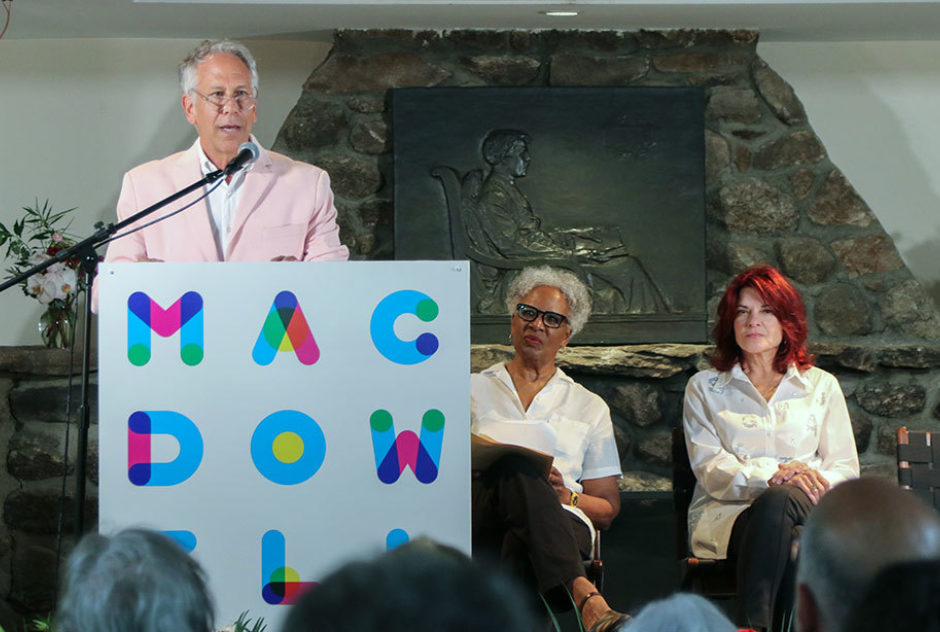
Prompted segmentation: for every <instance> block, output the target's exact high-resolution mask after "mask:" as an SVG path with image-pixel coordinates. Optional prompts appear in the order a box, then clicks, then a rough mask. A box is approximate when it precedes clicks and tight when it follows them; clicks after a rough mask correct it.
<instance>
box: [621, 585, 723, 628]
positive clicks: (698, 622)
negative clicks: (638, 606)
mask: <svg viewBox="0 0 940 632" xmlns="http://www.w3.org/2000/svg"><path fill="white" fill-rule="evenodd" d="M676 630H682V632H736V631H737V627H735V625H734V624H732V623H731V621H729V620H728V617H726V616H725V615H724V614H722V612H721V611H720V610H719V609H718V608H717V607H715V605H714V604H713V603H711V602H710V601H708V600H707V599H705V598H704V597H701V596H699V595H692V594H688V593H676V594H674V595H672V596H671V597H667V598H666V599H660V600H659V601H653V602H650V603H649V604H647V605H646V606H645V607H644V608H643V609H642V610H640V612H639V614H637V615H636V617H634V618H633V619H632V620H630V621H628V622H627V624H626V625H625V626H624V627H623V632H675V631H676Z"/></svg>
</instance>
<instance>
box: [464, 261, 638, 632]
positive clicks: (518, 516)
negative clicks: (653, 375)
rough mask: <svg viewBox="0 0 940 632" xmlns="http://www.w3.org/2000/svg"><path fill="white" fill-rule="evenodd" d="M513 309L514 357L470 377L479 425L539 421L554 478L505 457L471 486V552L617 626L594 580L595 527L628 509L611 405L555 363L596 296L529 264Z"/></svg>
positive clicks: (562, 603) (592, 623) (597, 624)
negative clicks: (549, 446) (590, 565)
mask: <svg viewBox="0 0 940 632" xmlns="http://www.w3.org/2000/svg"><path fill="white" fill-rule="evenodd" d="M506 305H507V307H508V309H509V313H510V314H511V315H512V321H511V327H510V339H511V341H512V345H513V347H514V349H515V354H514V356H513V358H512V360H510V361H509V362H507V363H505V364H504V363H497V364H494V365H493V366H491V367H489V368H488V369H486V370H485V371H482V372H481V373H479V374H474V375H473V376H472V377H471V381H470V396H471V403H470V418H471V429H472V430H473V431H474V432H480V431H481V428H483V429H484V430H485V428H486V427H492V426H494V425H498V424H500V423H508V424H513V423H515V424H520V423H521V424H532V425H536V426H538V427H539V432H547V433H548V434H549V436H554V437H555V439H556V440H555V442H554V445H555V447H554V449H553V452H554V454H553V456H554V464H553V465H554V466H553V468H552V470H551V474H550V475H549V476H548V477H547V478H546V476H545V474H544V473H543V472H542V471H540V470H539V469H538V467H537V466H536V465H535V464H534V463H533V462H532V461H531V460H529V459H527V458H525V457H521V456H516V455H509V456H504V457H503V458H501V459H499V460H497V461H496V462H495V463H493V464H492V465H490V466H489V467H488V468H487V469H485V470H474V472H473V482H472V499H473V501H472V507H473V550H474V553H475V554H481V553H482V554H490V555H492V556H494V557H499V558H500V559H501V560H502V562H503V563H505V564H506V565H507V566H508V567H509V568H511V569H512V570H513V571H514V572H515V573H516V574H517V575H518V576H520V577H522V578H523V579H524V580H525V581H528V582H529V583H530V584H532V585H534V586H535V587H536V588H537V589H538V590H539V592H540V593H541V594H542V595H543V596H544V597H545V599H546V601H547V602H548V603H550V604H551V605H552V607H554V608H558V609H564V608H566V607H567V608H570V607H571V605H572V604H574V605H575V606H576V607H577V608H578V610H579V612H580V614H581V617H582V620H583V622H584V628H585V629H586V630H590V629H592V628H593V629H594V630H596V631H599V632H602V631H606V630H614V629H617V628H618V627H619V626H620V625H621V624H622V622H623V620H624V619H625V618H626V617H625V615H622V614H620V613H618V612H616V611H614V610H612V609H611V607H610V606H609V605H608V604H607V601H606V600H605V599H604V597H603V596H602V595H601V594H600V592H599V591H598V590H597V587H596V586H595V585H594V584H593V583H592V582H591V581H590V580H589V579H588V578H587V577H586V575H585V571H584V564H583V560H584V559H589V558H590V554H591V550H592V538H593V534H594V529H595V528H605V527H607V526H608V525H610V523H611V521H612V520H613V519H614V517H615V516H616V515H617V513H618V512H619V511H620V495H619V491H618V488H617V479H618V478H619V477H620V474H621V472H620V459H619V457H618V455H617V446H616V444H615V443H614V434H613V425H612V424H611V420H610V411H609V410H608V408H607V405H606V404H605V403H604V401H603V400H602V399H601V398H600V397H598V396H597V395H595V394H594V393H591V392H590V391H588V390H587V389H586V388H584V387H583V386H581V385H579V384H577V383H576V382H575V381H574V380H572V379H571V378H570V377H568V376H567V375H565V373H564V372H563V371H562V370H561V369H559V368H557V367H556V366H555V356H556V354H557V353H558V351H559V350H560V349H562V348H563V347H564V346H565V345H567V344H568V341H569V340H570V339H571V336H572V335H574V334H575V333H577V332H578V331H579V330H580V329H581V327H583V326H584V323H585V322H586V321H587V319H588V316H589V315H590V312H591V298H590V294H589V293H588V289H587V287H586V286H585V285H584V283H582V282H581V281H580V280H579V279H578V278H577V277H576V276H575V275H574V274H572V273H571V272H568V271H565V270H557V269H553V268H549V267H535V268H526V269H524V270H523V271H522V272H520V273H519V275H518V276H517V277H516V278H515V279H514V281H513V282H512V284H511V286H510V288H509V291H508V298H507V301H506Z"/></svg>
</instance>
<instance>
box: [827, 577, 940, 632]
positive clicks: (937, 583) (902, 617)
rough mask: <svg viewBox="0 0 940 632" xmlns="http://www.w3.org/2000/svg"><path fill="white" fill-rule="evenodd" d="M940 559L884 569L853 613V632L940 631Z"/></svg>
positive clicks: (850, 626) (850, 620)
mask: <svg viewBox="0 0 940 632" xmlns="http://www.w3.org/2000/svg"><path fill="white" fill-rule="evenodd" d="M938 595H940V560H928V561H918V562H901V563H900V564H893V565H891V566H888V567H887V568H884V569H882V570H881V572H880V573H878V575H877V576H876V577H875V580H874V581H873V582H872V583H871V585H870V586H869V588H868V593H867V594H866V596H865V598H864V599H863V600H862V604H861V605H860V606H859V607H858V608H857V609H856V610H855V612H853V613H852V616H851V617H850V618H849V623H848V625H847V626H846V628H845V629H846V630H851V631H852V632H894V631H895V630H905V631H906V630H917V632H940V599H938V598H937V596H938Z"/></svg>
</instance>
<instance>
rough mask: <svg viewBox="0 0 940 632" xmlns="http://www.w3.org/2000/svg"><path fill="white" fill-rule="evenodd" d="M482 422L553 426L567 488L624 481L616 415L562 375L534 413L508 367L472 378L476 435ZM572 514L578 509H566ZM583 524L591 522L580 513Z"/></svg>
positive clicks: (497, 367) (558, 465)
mask: <svg viewBox="0 0 940 632" xmlns="http://www.w3.org/2000/svg"><path fill="white" fill-rule="evenodd" d="M482 420H489V421H494V420H495V421H531V422H532V423H547V424H549V425H550V426H551V427H552V429H553V430H554V431H555V435H556V436H557V438H558V443H557V445H556V448H555V454H554V457H555V463H554V465H555V467H556V468H558V471H559V472H561V474H562V476H563V477H564V479H565V485H566V486H567V487H568V488H569V489H571V490H573V491H575V492H581V491H582V490H583V486H582V485H581V481H583V480H590V479H594V478H603V477H605V476H620V474H621V471H620V457H619V456H618V454H617V444H616V442H615V441H614V427H613V424H612V423H611V421H610V409H608V407H607V404H605V403H604V400H603V399H601V398H600V397H599V396H598V395H596V394H594V393H592V392H591V391H589V390H587V389H586V388H584V387H583V386H581V385H580V384H578V383H577V382H575V381H574V380H572V379H571V378H570V377H568V376H567V375H565V373H564V371H562V370H561V369H555V374H554V375H553V376H552V377H551V379H550V380H549V381H548V383H547V384H545V386H543V387H542V390H540V391H539V392H538V393H537V394H536V395H535V398H534V399H533V400H532V403H531V404H530V405H529V408H528V410H523V408H522V401H521V400H520V399H519V395H518V393H516V387H515V385H514V384H513V383H512V378H511V377H510V376H509V371H507V370H506V367H505V365H504V364H502V363H498V364H494V365H493V366H491V367H489V368H488V369H486V370H484V371H482V372H480V373H475V374H473V375H471V376H470V429H471V431H473V432H476V431H477V428H478V426H479V424H480V422H481V421H482ZM564 507H565V508H566V509H569V510H572V509H574V508H573V507H568V506H567V505H564ZM575 513H577V514H579V517H581V518H582V519H583V520H585V521H586V522H587V523H588V524H589V525H590V520H589V519H587V516H585V515H584V513H583V512H581V511H580V510H577V511H576V512H575Z"/></svg>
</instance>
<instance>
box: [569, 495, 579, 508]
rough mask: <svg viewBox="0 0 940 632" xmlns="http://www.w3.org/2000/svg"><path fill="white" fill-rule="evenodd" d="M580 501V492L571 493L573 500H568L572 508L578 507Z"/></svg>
mask: <svg viewBox="0 0 940 632" xmlns="http://www.w3.org/2000/svg"><path fill="white" fill-rule="evenodd" d="M580 499H581V496H580V494H578V492H571V498H569V499H568V504H569V505H571V506H572V507H577V506H578V501H579V500H580Z"/></svg>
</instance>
